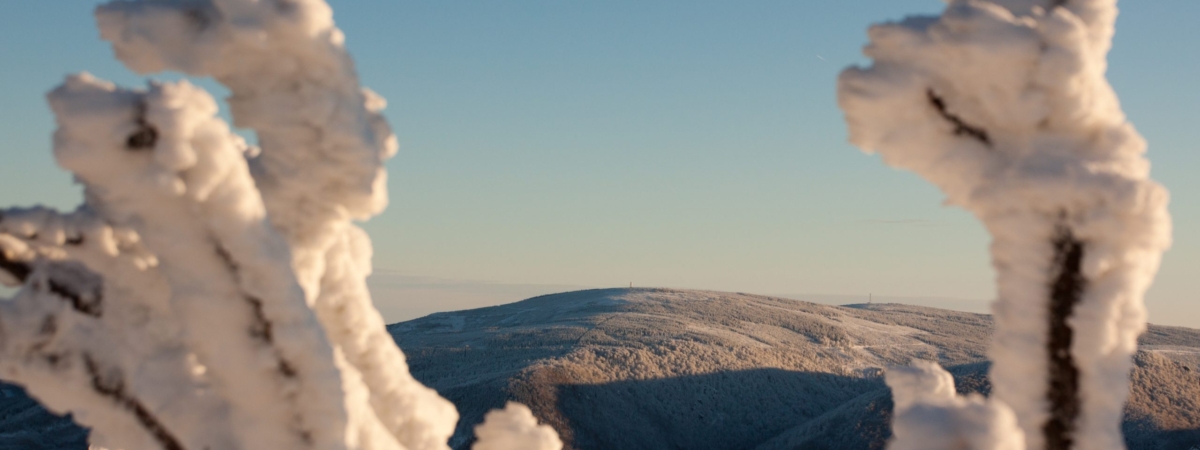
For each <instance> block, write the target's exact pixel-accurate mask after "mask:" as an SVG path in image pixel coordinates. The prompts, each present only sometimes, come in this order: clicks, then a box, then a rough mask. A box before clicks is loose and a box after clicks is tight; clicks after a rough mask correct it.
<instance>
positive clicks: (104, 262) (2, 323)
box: [0, 0, 458, 450]
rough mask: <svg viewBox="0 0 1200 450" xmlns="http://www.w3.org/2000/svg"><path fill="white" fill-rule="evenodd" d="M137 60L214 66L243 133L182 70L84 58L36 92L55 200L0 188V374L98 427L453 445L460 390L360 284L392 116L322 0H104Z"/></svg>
mask: <svg viewBox="0 0 1200 450" xmlns="http://www.w3.org/2000/svg"><path fill="white" fill-rule="evenodd" d="M96 18H97V22H98V24H99V26H100V30H101V35H102V37H104V38H105V39H107V40H109V41H111V42H112V44H113V47H114V49H115V51H116V54H117V56H118V57H119V58H120V59H121V60H122V61H123V62H125V63H126V64H127V65H128V66H129V67H130V68H132V69H134V70H137V71H140V72H143V73H148V72H157V71H164V70H178V71H183V72H186V73H188V74H191V75H197V76H212V77H214V78H216V79H217V80H218V81H219V82H221V83H223V84H225V85H226V86H227V87H228V88H229V89H230V91H231V93H232V95H231V97H230V98H229V99H228V101H229V103H230V107H231V110H232V112H233V116H234V120H235V123H236V124H238V125H239V126H243V127H247V128H251V129H253V130H254V131H255V133H257V136H258V140H259V143H260V144H261V149H258V148H251V147H249V146H248V145H247V144H246V143H245V142H244V141H243V140H242V139H241V138H240V137H238V136H236V135H235V134H233V133H232V132H231V131H230V128H229V126H228V125H226V124H225V123H224V122H222V121H221V120H220V119H219V118H217V117H216V112H217V105H216V102H215V101H214V100H213V99H212V98H211V97H210V96H209V95H208V94H207V93H205V92H204V91H203V90H201V89H199V88H197V87H195V86H193V85H191V84H190V83H188V82H186V81H183V82H178V83H152V84H151V85H150V86H149V88H148V89H147V90H127V89H120V88H117V87H116V86H113V85H112V84H111V83H108V82H104V81H101V80H98V79H96V78H94V77H92V76H90V75H88V74H81V75H76V76H72V77H69V78H68V79H67V81H66V82H65V83H64V84H63V85H62V86H61V87H59V88H57V89H55V90H54V92H52V93H51V94H50V95H49V101H50V104H51V108H52V109H53V111H54V113H55V115H56V118H57V122H58V126H59V127H58V130H57V131H56V133H55V157H56V158H57V160H58V162H59V164H60V165H61V166H62V167H63V168H65V169H67V170H69V171H71V172H73V173H74V174H75V175H76V178H77V179H78V180H79V181H80V182H81V183H82V184H84V190H85V197H86V202H85V204H84V205H83V206H82V207H80V209H79V210H78V211H76V212H74V213H71V214H60V213H57V212H54V211H49V210H45V209H32V210H5V211H2V212H0V252H2V253H0V256H3V258H0V263H2V264H3V265H2V266H0V269H3V270H0V274H3V275H2V278H0V281H2V282H3V283H5V284H7V285H22V286H23V289H22V290H21V291H19V292H18V294H17V297H16V298H15V299H14V301H13V302H6V303H3V304H0V333H3V335H0V356H3V358H0V376H3V377H4V378H5V379H8V380H13V381H16V382H18V383H21V384H23V385H25V386H26V387H27V388H28V389H29V391H30V393H31V394H32V395H33V396H35V397H37V398H38V399H39V400H41V401H43V402H45V403H46V404H47V406H49V407H50V408H51V409H53V410H55V411H59V412H72V413H73V414H74V417H75V418H76V420H78V421H79V422H80V423H82V424H84V425H87V426H90V427H92V429H93V432H92V435H91V441H92V444H93V445H95V446H97V447H100V446H103V447H108V448H130V449H132V448H165V449H176V448H214V449H215V448H322V449H407V450H438V449H446V448H447V443H446V442H447V439H448V438H449V436H450V434H451V433H452V432H453V430H454V427H455V422H456V421H457V417H458V416H457V413H456V411H455V409H454V406H453V405H452V404H451V403H450V402H448V401H446V400H445V399H442V398H441V397H440V396H438V395H437V393H436V392H434V391H433V390H431V389H429V388H426V387H425V386H423V385H421V384H420V383H418V382H417V381H416V380H415V379H413V378H412V376H411V374H409V371H408V366H407V364H406V363H405V360H404V355H403V354H402V353H401V352H400V350H399V349H398V348H397V347H396V345H395V344H394V342H393V340H392V338H391V336H390V335H388V334H387V332H386V329H385V327H384V323H383V320H382V318H381V317H380V315H379V313H378V311H376V310H375V308H374V306H373V305H372V303H371V298H370V294H369V292H368V291H367V288H366V284H365V278H366V277H367V275H369V274H370V272H371V265H370V258H371V244H370V240H369V238H368V237H367V235H366V233H364V232H363V231H362V230H361V229H360V228H358V227H357V226H355V225H354V224H353V223H352V221H353V220H365V219H367V218H370V217H371V216H372V215H374V214H377V213H378V212H380V211H381V210H382V209H383V208H384V207H385V206H386V204H387V189H386V176H385V173H384V170H383V161H384V160H385V159H387V158H388V157H390V156H391V155H392V154H394V153H395V151H396V148H397V145H396V139H395V137H394V136H393V135H392V133H391V131H390V129H389V128H388V125H387V124H386V122H385V121H384V119H383V117H382V116H381V115H380V111H381V110H382V109H383V108H384V107H385V106H386V102H385V101H384V100H383V99H382V98H381V97H379V96H378V95H375V94H374V93H372V92H370V91H369V90H366V89H364V88H362V87H360V86H359V84H358V80H357V75H356V74H355V72H354V68H353V64H352V62H351V60H350V58H349V55H348V54H347V53H346V51H345V49H344V47H343V46H342V42H343V37H342V34H341V31H340V30H338V29H337V28H336V27H335V26H334V24H333V21H332V12H331V10H330V8H329V6H328V5H327V4H325V2H324V1H322V0H294V1H286V2H276V1H255V0H200V1H189V2H174V1H170V2H164V1H114V2H111V3H108V4H106V5H102V6H100V7H99V8H98V9H97V11H96Z"/></svg>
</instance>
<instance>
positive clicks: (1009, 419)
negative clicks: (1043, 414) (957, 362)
mask: <svg viewBox="0 0 1200 450" xmlns="http://www.w3.org/2000/svg"><path fill="white" fill-rule="evenodd" d="M885 380H886V381H887V385H888V387H890V388H891V389H892V399H893V401H894V403H895V418H894V419H893V420H892V440H891V442H889V443H888V448H889V449H890V450H1021V449H1024V448H1025V438H1024V433H1022V432H1021V430H1020V429H1019V428H1017V418H1016V417H1015V416H1014V415H1013V412H1012V410H1011V409H1009V408H1008V406H1007V405H1005V404H1004V403H1002V402H998V401H994V400H987V399H984V398H983V397H982V396H980V395H978V394H972V395H969V396H966V397H962V396H959V395H957V394H956V393H955V391H954V378H953V377H951V376H950V373H949V372H946V371H945V370H943V369H942V368H941V367H939V366H938V365H937V363H934V362H930V361H913V364H912V365H911V366H908V367H894V368H891V369H888V371H887V374H886V378H885Z"/></svg>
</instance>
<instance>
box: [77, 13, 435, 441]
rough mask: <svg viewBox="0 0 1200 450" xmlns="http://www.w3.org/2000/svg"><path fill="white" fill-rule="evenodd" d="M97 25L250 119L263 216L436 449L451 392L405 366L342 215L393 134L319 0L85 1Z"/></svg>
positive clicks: (389, 402)
mask: <svg viewBox="0 0 1200 450" xmlns="http://www.w3.org/2000/svg"><path fill="white" fill-rule="evenodd" d="M96 16H97V21H98V23H99V25H100V31H101V36H102V37H103V38H104V39H106V40H109V41H110V42H112V44H113V48H114V49H115V51H116V54H117V56H118V58H120V59H121V60H122V61H123V62H125V63H126V64H127V65H128V66H129V67H130V68H132V69H134V70H137V71H140V72H157V71H162V70H179V71H183V72H186V73H189V74H191V75H198V76H212V77H214V78H216V79H217V80H218V81H219V82H221V83H223V84H224V85H226V86H227V87H228V88H229V89H230V91H231V96H230V98H229V104H230V108H231V110H232V112H233V118H234V123H235V124H236V125H238V126H242V127H247V128H251V129H253V130H254V131H255V132H256V133H257V135H258V139H259V143H260V145H261V146H262V153H261V155H260V156H258V157H257V158H254V159H253V160H252V161H251V163H252V165H253V169H254V176H255V181H256V182H257V185H258V186H259V188H260V190H261V191H262V198H263V200H264V202H265V204H266V208H267V211H268V212H269V214H270V218H271V223H272V224H273V225H274V226H275V228H276V229H278V230H279V231H280V232H281V233H282V235H283V236H284V238H285V239H286V240H287V243H288V244H289V245H290V247H291V249H292V267H293V268H294V269H295V272H296V276H297V277H298V279H299V281H300V284H301V286H303V288H304V292H305V293H306V294H307V299H308V302H309V304H310V305H311V306H312V307H313V308H314V309H315V310H316V312H317V316H318V318H319V319H320V320H321V322H322V324H323V325H324V327H325V331H326V333H327V335H328V337H329V339H330V341H331V342H332V343H333V345H334V346H335V348H337V350H338V351H339V352H340V353H341V355H342V356H343V357H344V360H345V362H346V363H347V364H345V365H343V367H341V369H342V370H343V371H344V372H350V371H357V372H360V376H357V377H350V378H357V379H361V382H362V384H363V386H361V387H355V386H348V387H347V388H348V389H366V390H367V391H369V396H370V404H371V406H372V407H373V408H374V410H375V415H377V416H378V417H379V420H381V421H382V422H383V425H384V426H385V427H386V428H387V429H388V430H389V431H390V432H391V433H392V434H393V435H394V436H395V437H396V438H397V439H399V440H400V442H401V443H402V444H404V445H405V446H406V447H408V448H410V449H414V450H426V449H430V450H432V449H441V448H445V447H446V444H445V442H446V440H447V439H448V438H449V436H450V434H451V433H452V432H453V429H454V423H455V421H456V420H457V414H456V413H455V411H454V408H453V405H451V404H450V403H449V402H447V401H445V400H443V399H441V398H440V397H438V396H437V394H436V393H434V392H433V391H431V390H429V389H427V388H425V387H424V386H421V385H420V384H419V383H417V382H416V381H415V380H413V379H412V377H411V376H410V375H409V374H408V367H407V365H406V363H405V362H404V356H403V354H402V353H401V352H400V351H399V349H397V348H396V347H395V345H392V341H391V338H390V337H389V336H388V334H387V333H386V331H385V328H384V322H383V319H382V317H381V316H380V315H379V313H378V311H377V310H375V308H374V306H373V305H372V304H371V299H370V295H369V292H368V291H367V287H366V283H365V278H366V276H367V275H369V274H370V272H371V266H370V258H371V251H370V248H371V246H370V241H369V239H368V238H367V236H366V234H365V233H363V232H362V231H361V230H360V229H358V228H357V227H356V226H355V225H353V224H352V223H351V220H363V219H367V218H369V217H371V216H373V215H375V214H377V213H378V212H379V211H381V210H382V209H383V208H384V207H385V206H386V204H387V189H386V176H385V173H384V171H383V161H384V160H385V159H387V158H388V157H390V156H392V155H393V154H394V153H395V151H396V148H397V144H396V138H395V137H394V136H393V135H392V133H391V130H390V129H389V128H388V126H387V124H386V122H385V121H384V120H383V118H382V116H381V115H380V114H379V112H380V111H381V110H382V109H383V108H384V106H386V102H385V101H384V100H383V99H382V98H381V97H379V96H378V95H375V94H373V93H371V92H370V91H367V90H365V89H363V88H361V87H360V86H359V84H358V80H357V75H356V74H355V72H354V67H353V64H352V62H351V61H350V58H349V55H348V54H347V53H346V51H345V48H344V47H343V45H342V43H343V36H342V34H341V31H340V30H338V29H337V28H336V27H335V26H334V24H333V20H332V12H331V11H330V9H329V7H328V5H326V4H325V3H324V2H323V1H320V0H306V1H292V2H287V3H286V4H280V3H277V2H256V1H249V0H216V1H203V2H191V3H169V4H168V3H161V2H113V3H110V4H108V5H104V6H101V7H100V8H99V9H97V13H96Z"/></svg>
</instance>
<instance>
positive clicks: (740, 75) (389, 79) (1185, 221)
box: [0, 0, 1200, 328]
mask: <svg viewBox="0 0 1200 450" xmlns="http://www.w3.org/2000/svg"><path fill="white" fill-rule="evenodd" d="M98 3H99V2H98V1H95V0H62V1H55V2H20V3H19V4H13V5H11V6H10V7H9V8H8V9H7V10H6V12H7V14H4V15H0V42H2V44H0V60H2V61H5V66H4V70H3V71H0V137H3V141H0V158H3V159H2V160H3V161H4V162H3V163H2V164H0V206H31V205H35V204H44V205H48V206H52V207H56V208H60V209H68V210H69V209H72V208H74V207H75V206H76V205H77V204H78V203H79V202H80V198H81V196H80V189H79V187H78V186H77V185H75V184H73V183H72V182H71V178H70V176H69V175H68V174H66V173H65V172H64V171H62V170H60V169H58V168H57V167H56V166H55V165H54V162H53V159H52V157H51V154H50V148H51V133H52V131H53V129H54V121H53V117H52V116H51V115H50V112H49V109H48V107H47V106H46V104H45V100H44V95H45V93H46V92H47V91H49V90H50V89H51V88H52V87H54V86H55V85H56V84H58V83H59V82H61V80H62V79H63V77H64V76H65V75H67V74H69V73H73V72H79V71H88V72H91V73H93V74H95V75H96V76H98V77H101V78H105V79H109V80H113V81H115V82H117V83H119V84H123V85H126V86H137V85H144V80H145V79H146V78H145V77H141V76H138V75H136V74H133V73H131V72H129V71H128V70H126V69H124V68H123V67H122V66H121V65H120V64H119V63H118V62H116V61H115V60H114V59H113V57H112V53H111V49H110V48H109V46H108V45H107V43H105V42H102V41H101V40H100V39H99V37H98V33H97V32H96V28H95V24H94V23H93V22H92V18H91V10H92V8H94V6H95V5H96V4H98ZM330 3H331V4H332V6H333V8H334V11H335V18H336V20H337V22H338V25H339V26H340V27H341V28H342V29H343V31H345V33H346V36H347V46H348V48H349V50H350V52H351V54H352V55H353V56H354V58H355V60H356V63H357V66H358V69H359V71H360V75H361V78H362V81H363V83H364V84H365V85H366V86H369V87H370V88H371V89H373V90H375V91H376V92H379V93H380V94H382V95H383V96H384V97H386V98H387V99H388V100H389V107H388V110H387V112H386V115H387V117H388V119H389V121H390V123H391V124H392V127H393V128H394V130H395V132H396V134H397V136H398V137H399V140H400V143H401V149H400V153H399V154H398V155H397V156H396V157H395V158H394V159H393V160H391V161H390V162H389V163H388V169H389V173H390V186H389V191H390V195H391V206H390V207H389V209H388V210H387V212H385V213H384V214H383V215H381V216H379V217H377V218H375V219H374V220H372V221H371V222H369V223H367V224H366V225H365V228H366V229H367V230H368V231H369V232H370V234H371V236H372V239H373V241H374V243H375V257H374V261H375V266H376V269H377V273H376V275H374V276H373V277H372V279H371V283H372V288H373V293H374V297H375V303H376V304H377V305H378V306H379V308H380V309H381V311H382V312H383V313H384V315H385V318H386V319H388V321H389V322H395V321H399V320H406V319H411V318H415V317H419V316H421V315H425V314H429V313H432V312H436V311H444V310H457V309H466V308H475V307H480V306H487V305H493V304H499V303H508V302H512V301H516V300H520V299H522V298H526V297H530V296H534V295H540V294H546V293H553V292H561V291H565V290H573V289H583V288H593V287H623V286H629V285H630V283H632V285H633V286H635V287H672V288H685V289H706V290H719V291H731V292H744V293H752V294H762V295H777V296H786V297H790V298H797V299H803V300H812V301H818V302H822V303H861V302H866V301H867V299H868V295H871V296H873V299H874V301H877V302H879V301H901V302H908V303H917V304H925V305H929V306H939V307H948V308H953V309H959V310H968V311H975V312H983V311H986V309H987V303H988V302H989V301H990V300H991V299H992V298H993V296H994V291H995V286H994V282H993V271H992V269H991V266H990V262H989V257H988V253H987V245H988V239H989V238H988V236H987V233H986V232H985V231H984V230H983V229H982V227H981V226H980V225H979V223H978V221H976V220H975V219H974V218H973V217H972V216H971V215H970V214H968V213H966V212H964V211H962V210H960V209H956V208H951V207H946V206H943V205H942V203H941V202H942V199H943V196H942V195H941V194H940V192H938V191H937V190H936V189H935V188H934V187H932V186H931V185H930V184H929V183H927V182H925V181H924V180H921V179H920V178H918V177H917V176H915V175H912V174H910V173H906V172H900V171H896V170H893V169H890V168H887V167H886V166H884V165H883V163H882V162H880V161H879V159H878V158H877V157H874V156H868V155H865V154H863V153H862V152H860V151H859V150H858V149H856V148H854V147H852V146H850V145H849V144H848V143H847V142H846V127H845V125H844V123H843V121H842V113H841V111H840V110H838V108H837V104H836V100H835V78H836V76H837V74H838V72H840V71H841V70H842V69H844V68H845V67H847V66H849V65H853V64H863V63H865V58H863V57H862V56H861V53H860V49H861V47H862V46H863V45H864V44H865V43H866V30H867V27H868V26H869V25H870V24H872V23H876V22H881V21H886V20H899V19H901V18H902V17H903V16H905V15H911V14H921V13H925V14H930V13H936V12H938V11H940V10H941V8H942V7H944V3H943V2H941V1H939V0H863V1H857V2H809V1H794V0H793V1H782V0H764V1H756V2H718V1H706V0H702V1H682V0H672V1H654V2H638V1H632V0H606V1H586V2H583V1H580V2H553V1H549V0H539V1H514V2H482V1H460V2H414V1H382V0H353V1H352V0H331V1H330ZM1119 5H1120V6H1121V9H1122V14H1121V16H1120V19H1119V20H1118V23H1117V35H1116V39H1115V44H1114V48H1113V51H1112V53H1111V55H1110V58H1109V64H1110V66H1109V79H1110V81H1111V83H1112V84H1113V86H1114V87H1115V89H1116V91H1117V93H1118V95H1119V96H1120V99H1121V102H1122V106H1123V108H1124V110H1125V112H1126V114H1127V115H1128V116H1129V119H1130V121H1131V122H1133V124H1134V125H1135V126H1136V127H1137V129H1138V130H1139V131H1140V132H1141V133H1142V134H1143V135H1144V136H1145V138H1146V139H1147V141H1148V142H1149V148H1150V150H1149V153H1148V156H1149V158H1150V160H1151V162H1152V164H1153V172H1152V173H1153V177H1154V178H1155V179H1156V180H1158V181H1159V182H1161V183H1163V184H1164V185H1165V186H1166V187H1167V188H1168V189H1169V190H1170V191H1171V198H1172V200H1171V206H1170V209H1171V213H1172V216H1173V218H1174V229H1175V234H1174V246H1173V248H1172V249H1171V250H1170V251H1169V252H1168V253H1167V254H1166V255H1165V257H1164V259H1163V265H1162V269H1161V271H1160V272H1159V276H1158V278H1157V280H1156V282H1155V284H1154V286H1153V288H1152V289H1151V291H1150V292H1149V294H1148V296H1147V304H1148V307H1149V310H1150V321H1151V322H1152V323H1156V324H1163V325H1179V326H1188V327H1193V328H1198V327H1200V302H1197V295H1196V293H1197V292H1200V276H1197V274H1196V272H1197V268H1200V231H1198V230H1200V177H1197V176H1195V173H1196V172H1198V169H1200V151H1198V150H1200V148H1198V147H1200V87H1197V80H1200V51H1198V50H1197V49H1198V48H1200V33H1197V32H1196V31H1195V29H1194V25H1193V22H1194V20H1195V18H1196V17H1200V2H1197V1H1195V0H1154V1H1149V2H1134V1H1130V0H1124V1H1121V2H1120V3H1119ZM151 78H177V76H176V77H173V76H171V75H165V76H155V77H151ZM197 83H198V84H200V85H202V86H204V87H206V88H208V89H209V90H210V91H211V92H212V93H213V94H214V95H216V96H217V97H222V96H224V95H225V94H226V91H224V90H223V89H220V88H219V87H218V86H216V85H215V84H214V83H212V82H211V81H208V80H197Z"/></svg>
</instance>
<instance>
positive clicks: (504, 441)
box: [471, 402, 563, 450]
mask: <svg viewBox="0 0 1200 450" xmlns="http://www.w3.org/2000/svg"><path fill="white" fill-rule="evenodd" d="M475 436H476V437H477V438H478V439H479V440H478V441H477V442H475V444H474V445H472V446H471V450H562V448H563V443H562V440H560V439H559V438H558V433H556V432H554V429H553V428H550V426H549V425H538V422H537V418H536V417H533V411H530V410H529V408H528V407H526V406H525V405H522V404H520V403H516V402H508V403H507V404H506V405H504V409H497V410H493V411H491V412H489V413H487V415H485V416H484V419H483V423H482V424H480V425H479V426H477V427H475Z"/></svg>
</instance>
